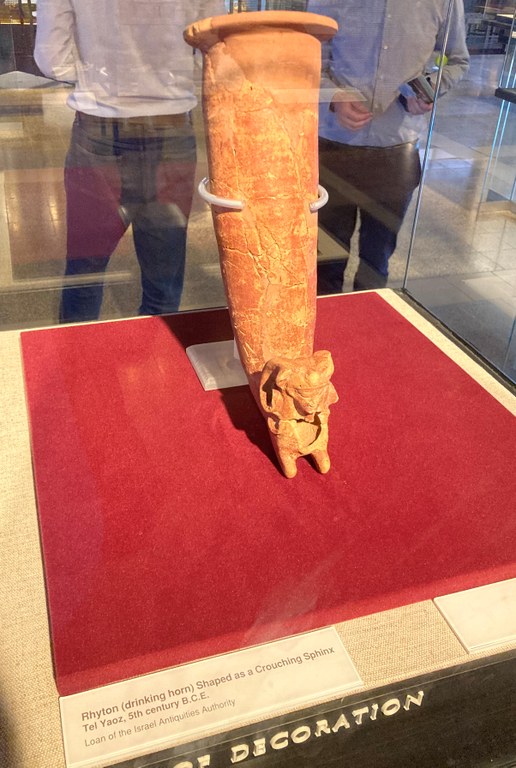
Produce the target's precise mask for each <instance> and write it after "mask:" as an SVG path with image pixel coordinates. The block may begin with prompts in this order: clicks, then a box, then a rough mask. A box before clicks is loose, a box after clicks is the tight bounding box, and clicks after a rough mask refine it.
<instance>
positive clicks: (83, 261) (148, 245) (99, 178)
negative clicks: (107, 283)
mask: <svg viewBox="0 0 516 768" xmlns="http://www.w3.org/2000/svg"><path fill="white" fill-rule="evenodd" d="M195 167H196V144H195V135H194V132H193V127H192V124H191V120H190V117H189V115H167V116H165V115H160V116H157V117H142V118H130V119H125V120H124V119H114V118H113V119H112V118H101V117H92V116H89V115H84V114H82V113H77V115H76V118H75V122H74V125H73V129H72V137H71V142H70V147H69V150H68V154H67V158H66V166H65V189H66V222H67V260H66V271H65V275H66V276H75V277H79V278H80V279H79V280H77V281H76V283H75V284H74V285H71V286H70V287H65V288H64V289H63V292H62V298H61V311H60V320H61V322H74V321H80V320H95V319H97V318H98V316H99V313H100V308H101V305H102V295H103V282H102V280H100V281H99V273H100V274H102V273H103V272H104V271H105V270H106V268H107V265H108V263H109V258H110V256H111V254H112V253H113V251H114V250H115V248H116V246H117V244H118V242H119V241H120V239H121V237H122V236H123V234H124V233H125V231H126V230H127V228H128V226H129V224H131V225H132V232H133V241H134V247H135V251H136V256H137V259H138V263H139V266H140V271H141V285H142V299H141V304H140V307H139V310H138V311H139V313H140V314H151V315H156V314H164V313H169V312H176V311H177V310H178V308H179V303H180V300H181V293H182V289H183V278H184V268H185V254H186V231H187V221H188V217H189V215H190V209H191V205H192V197H193V188H194V178H195ZM93 276H95V277H93ZM89 278H91V279H89Z"/></svg>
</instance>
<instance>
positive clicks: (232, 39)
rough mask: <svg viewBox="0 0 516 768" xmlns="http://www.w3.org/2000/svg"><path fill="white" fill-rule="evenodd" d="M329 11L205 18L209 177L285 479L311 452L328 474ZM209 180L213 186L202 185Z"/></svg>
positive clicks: (251, 362)
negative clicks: (322, 248) (321, 305)
mask: <svg viewBox="0 0 516 768" xmlns="http://www.w3.org/2000/svg"><path fill="white" fill-rule="evenodd" d="M336 30H337V25H336V23H335V22H334V21H333V20H332V19H329V18H327V17H324V16H319V15H316V14H311V13H303V12H294V11H263V12H255V13H240V14H230V15H228V16H216V17H213V18H210V19H203V20H201V21H199V22H196V23H195V24H193V25H191V26H190V27H188V29H187V30H186V31H185V39H186V41H187V42H188V43H190V44H191V45H192V46H194V47H195V48H198V49H200V50H201V51H202V53H203V57H204V65H203V108H204V118H205V126H206V136H207V148H208V167H209V182H208V181H207V180H203V184H204V186H201V188H200V189H201V191H203V190H204V193H203V196H204V197H205V199H207V200H208V201H209V202H210V203H211V205H212V212H213V220H214V226H215V232H216V236H217V242H218V245H219V251H220V259H221V269H222V275H223V279H224V284H225V288H226V294H227V298H228V305H229V311H230V315H231V321H232V324H233V329H234V333H235V339H236V343H237V346H238V350H239V354H240V359H241V361H242V364H243V366H244V369H245V371H246V374H247V377H248V380H249V384H250V387H251V390H252V392H253V395H254V397H255V399H256V402H257V403H258V405H259V406H260V408H261V409H262V411H263V413H264V415H265V416H266V418H267V421H268V424H269V427H270V430H271V437H272V441H273V444H274V447H275V450H276V453H277V455H278V458H279V461H280V464H281V467H282V469H283V471H284V473H285V474H286V475H287V477H293V476H294V475H295V474H296V459H297V458H298V457H299V456H302V455H310V454H311V455H312V456H313V459H314V462H315V465H316V467H317V468H318V469H319V471H321V472H327V471H328V469H329V467H330V462H329V458H328V453H327V441H328V426H327V419H328V411H329V405H330V404H331V403H334V402H336V400H337V395H336V392H335V390H334V388H333V386H332V385H331V384H330V382H329V377H330V375H331V372H332V370H333V364H332V362H331V356H330V353H329V352H316V353H315V354H314V348H313V347H314V330H315V310H316V263H317V209H318V207H320V204H321V203H322V202H323V200H321V198H323V199H324V195H325V192H324V190H323V189H322V188H320V187H319V186H318V152H317V140H318V139H317V122H318V101H319V84H320V69H321V41H322V40H326V39H328V38H330V37H331V36H332V35H333V34H335V32H336ZM208 184H209V191H208V189H207V187H208Z"/></svg>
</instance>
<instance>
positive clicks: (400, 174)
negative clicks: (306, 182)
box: [319, 139, 421, 293]
mask: <svg viewBox="0 0 516 768" xmlns="http://www.w3.org/2000/svg"><path fill="white" fill-rule="evenodd" d="M319 163H320V181H321V184H322V185H323V186H324V187H326V189H327V191H328V194H329V201H328V203H327V204H326V205H325V206H324V207H323V208H321V210H320V211H319V224H320V226H321V227H322V228H323V229H324V230H325V231H327V232H328V234H330V235H331V236H332V237H334V238H335V239H336V240H338V241H339V242H340V243H341V244H342V245H343V247H344V249H345V250H346V251H347V252H348V253H349V251H350V248H351V238H352V236H353V233H354V231H355V228H356V225H357V221H358V213H359V212H360V232H359V241H358V249H359V257H360V263H359V267H358V270H357V274H356V276H355V282H354V289H355V290H362V289H366V288H381V287H383V286H385V285H386V283H387V276H388V274H389V259H390V257H391V256H392V254H393V253H394V250H395V248H396V244H397V239H398V233H399V231H400V229H401V225H402V223H403V219H404V216H405V214H406V212H407V208H408V206H409V204H410V201H411V198H412V195H413V192H414V190H415V189H416V187H417V186H418V184H419V182H420V180H421V163H420V160H419V152H418V149H417V146H416V145H415V144H412V143H407V144H398V145H396V146H393V147H354V146H350V145H346V144H339V143H337V142H334V141H328V140H327V139H320V140H319ZM346 264H347V261H346V260H341V261H340V262H339V263H337V262H330V263H329V264H328V265H324V262H322V263H321V264H320V265H319V272H320V278H321V283H322V282H323V280H324V279H325V278H326V280H325V282H328V278H329V279H330V280H333V281H334V282H335V287H336V288H337V289H338V291H341V290H342V281H343V278H344V270H345V268H346ZM325 266H326V267H327V268H326V269H324V267H325ZM324 272H327V273H328V274H327V275H325V274H324ZM339 281H340V287H338V283H339ZM324 292H327V293H330V292H332V291H330V290H328V291H324Z"/></svg>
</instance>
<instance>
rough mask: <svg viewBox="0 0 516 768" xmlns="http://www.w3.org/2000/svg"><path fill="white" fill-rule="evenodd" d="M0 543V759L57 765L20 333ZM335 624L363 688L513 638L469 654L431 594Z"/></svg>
mask: <svg viewBox="0 0 516 768" xmlns="http://www.w3.org/2000/svg"><path fill="white" fill-rule="evenodd" d="M381 294H382V296H383V297H384V299H386V300H387V301H389V303H390V304H392V306H394V307H395V309H396V310H397V311H398V312H400V313H401V314H403V315H404V316H405V317H407V319H408V320H410V322H412V323H413V324H414V325H415V326H417V327H418V328H419V329H420V330H421V331H422V332H423V333H425V335H426V336H428V337H429V338H430V339H431V340H432V341H433V342H434V343H435V344H437V345H438V346H439V347H440V348H441V349H443V351H444V352H445V353H446V354H448V355H449V357H451V358H452V359H453V360H455V362H456V363H457V364H458V365H460V366H461V367H462V368H464V369H465V370H466V371H468V373H469V374H470V375H471V376H472V377H474V378H475V379H476V380H477V381H478V382H479V383H480V384H481V385H482V386H483V387H484V388H485V389H486V390H487V391H489V392H490V393H491V394H492V396H493V397H495V398H496V399H497V400H499V401H500V402H501V403H502V404H504V405H505V407H507V408H508V409H509V410H511V411H512V412H513V413H516V398H514V397H513V396H512V395H511V393H510V392H508V391H507V390H506V389H505V388H504V387H503V386H502V385H501V384H499V383H498V382H497V381H496V380H495V379H494V378H492V377H491V376H490V375H489V374H488V373H487V372H486V371H485V370H484V369H483V368H482V367H480V366H479V365H477V364H476V363H475V362H474V361H472V360H471V359H470V358H469V357H468V356H467V355H466V354H465V353H463V352H462V351H461V350H459V349H458V348H457V347H456V346H455V345H454V344H453V343H452V342H450V341H449V340H448V339H447V338H446V337H445V336H443V334H441V333H440V332H439V331H438V330H437V329H436V328H435V327H434V326H433V325H431V324H430V323H429V322H427V321H426V320H424V319H423V318H422V317H421V316H420V315H419V314H418V313H417V312H416V311H415V310H414V309H412V308H411V307H410V306H409V305H408V304H407V303H406V302H405V301H403V299H402V298H400V297H399V296H397V295H396V294H394V293H393V292H392V291H389V290H385V291H381ZM134 322H138V319H135V320H134ZM0 546H1V553H2V554H1V557H0V585H1V586H0V766H2V768H64V765H65V762H64V756H63V748H62V739H61V728H60V718H59V704H58V696H57V691H56V687H55V683H54V678H53V674H52V659H51V650H50V638H49V632H48V621H47V611H46V603H45V588H44V580H43V572H42V563H41V551H40V545H39V536H38V522H37V514H36V502H35V497H34V487H33V478H32V467H31V455H30V442H29V427H28V419H27V410H26V404H25V394H24V384H23V373H22V363H21V353H20V341H19V332H18V331H9V332H4V333H3V334H0ZM337 630H338V633H339V635H340V636H341V638H342V640H343V642H344V645H345V647H346V649H347V651H348V653H349V654H350V656H351V658H352V660H353V662H354V664H355V666H356V668H357V670H358V673H359V675H360V677H361V678H362V680H363V681H364V687H362V688H361V689H360V690H368V689H371V688H375V687H377V686H380V685H383V684H388V683H394V682H397V681H401V680H403V679H405V678H408V677H413V676H416V675H422V674H426V673H428V672H431V671H438V670H440V669H444V668H447V667H450V666H454V665H457V664H461V663H465V662H467V661H470V660H472V659H478V658H485V657H488V656H490V655H492V654H494V653H498V652H500V651H504V650H511V649H514V648H516V643H514V642H511V643H507V644H499V645H495V646H493V647H491V648H489V649H488V650H483V651H478V652H475V653H468V652H467V651H466V649H465V648H464V647H463V646H462V645H461V643H460V642H459V640H458V638H457V636H456V634H455V633H454V631H453V630H452V629H451V628H450V627H449V625H448V624H447V623H446V621H445V619H444V618H443V616H442V614H441V613H440V611H439V610H438V609H437V607H436V606H435V605H434V603H433V602H432V601H425V602H422V603H417V604H414V605H409V606H406V607H403V608H398V609H396V610H391V611H386V612H384V613H379V614H374V615H372V616H366V617H363V618H359V619H354V620H352V621H348V622H345V623H342V624H339V625H337Z"/></svg>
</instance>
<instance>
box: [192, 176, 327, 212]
mask: <svg viewBox="0 0 516 768" xmlns="http://www.w3.org/2000/svg"><path fill="white" fill-rule="evenodd" d="M209 183H210V182H209V179H208V178H207V177H206V176H205V177H204V179H201V181H200V182H199V186H198V187H197V190H198V192H199V195H200V196H201V197H202V199H203V200H204V201H205V202H206V203H208V205H218V206H219V207H220V208H232V209H233V210H236V211H241V210H243V208H244V206H245V203H244V202H243V201H242V200H231V199H230V198H227V197H219V196H218V195H213V194H212V193H211V192H208V184H209ZM317 193H318V198H317V200H316V201H315V203H310V211H311V213H315V212H316V211H318V210H319V209H320V208H322V207H323V205H326V203H327V202H328V192H327V191H326V190H325V188H324V187H322V186H321V185H320V184H318V185H317Z"/></svg>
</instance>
